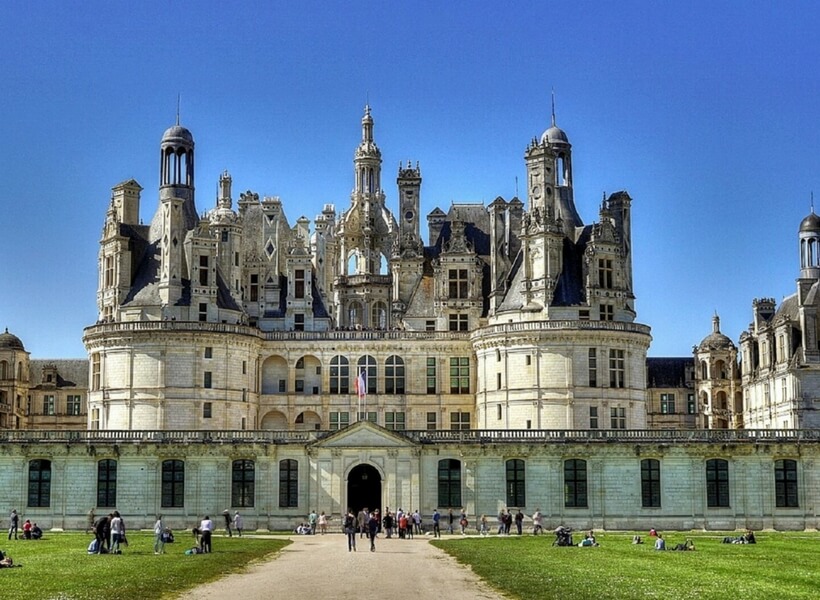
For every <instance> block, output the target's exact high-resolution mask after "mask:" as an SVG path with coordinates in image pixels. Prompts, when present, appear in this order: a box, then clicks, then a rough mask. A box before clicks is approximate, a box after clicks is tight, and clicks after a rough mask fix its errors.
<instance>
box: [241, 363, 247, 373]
mask: <svg viewBox="0 0 820 600" xmlns="http://www.w3.org/2000/svg"><path fill="white" fill-rule="evenodd" d="M242 374H243V375H247V374H248V361H246V360H243V361H242Z"/></svg>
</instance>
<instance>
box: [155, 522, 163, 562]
mask: <svg viewBox="0 0 820 600" xmlns="http://www.w3.org/2000/svg"><path fill="white" fill-rule="evenodd" d="M163 529H165V527H163V526H162V515H157V522H156V523H154V554H164V553H165V542H164V541H163V539H162V530H163Z"/></svg>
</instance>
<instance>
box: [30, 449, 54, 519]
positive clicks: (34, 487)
mask: <svg viewBox="0 0 820 600" xmlns="http://www.w3.org/2000/svg"><path fill="white" fill-rule="evenodd" d="M28 506H29V507H32V508H48V507H49V506H51V461H49V460H44V459H35V460H30V461H29V463H28Z"/></svg>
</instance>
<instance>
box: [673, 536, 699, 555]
mask: <svg viewBox="0 0 820 600" xmlns="http://www.w3.org/2000/svg"><path fill="white" fill-rule="evenodd" d="M694 549H695V543H694V542H693V541H692V540H690V539H689V538H686V541H685V542H683V543H682V544H677V545H676V546H675V547H674V548H673V550H677V551H680V552H685V551H687V550H694Z"/></svg>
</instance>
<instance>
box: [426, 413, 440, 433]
mask: <svg viewBox="0 0 820 600" xmlns="http://www.w3.org/2000/svg"><path fill="white" fill-rule="evenodd" d="M436 429H438V419H436V413H434V412H428V413H427V431H435V430H436Z"/></svg>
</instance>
